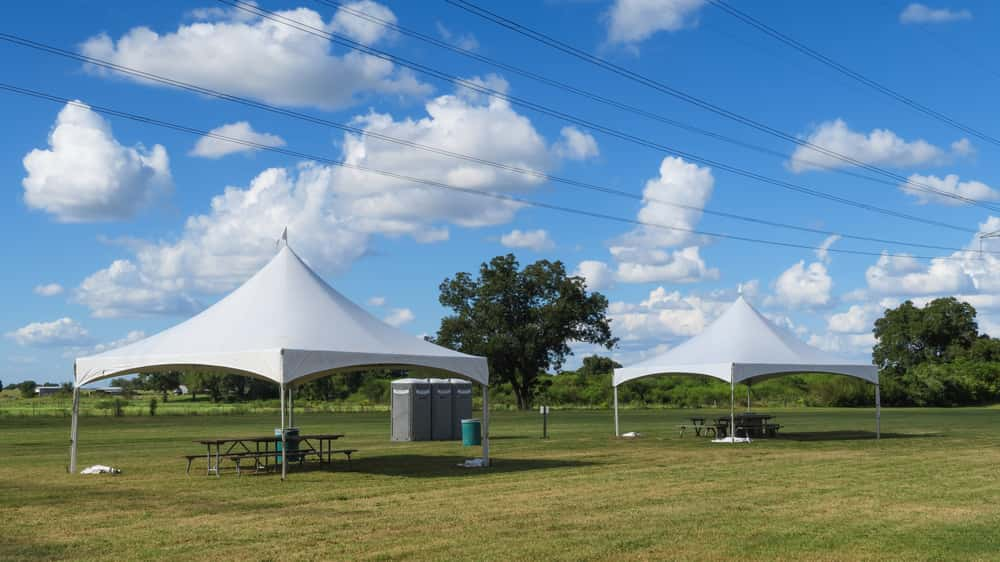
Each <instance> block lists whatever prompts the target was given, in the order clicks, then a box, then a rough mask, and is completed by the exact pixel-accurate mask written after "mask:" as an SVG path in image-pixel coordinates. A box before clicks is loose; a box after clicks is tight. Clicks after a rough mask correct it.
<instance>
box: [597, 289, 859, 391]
mask: <svg viewBox="0 0 1000 562" xmlns="http://www.w3.org/2000/svg"><path fill="white" fill-rule="evenodd" d="M791 373H831V374H838V375H848V376H852V377H857V378H860V379H864V380H866V381H868V382H870V383H872V384H878V370H877V369H876V368H875V366H874V365H872V364H871V363H870V362H868V363H866V362H863V361H852V360H849V359H843V358H841V357H837V356H836V355H833V354H830V353H827V352H825V351H822V350H819V349H816V348H815V347H812V346H810V345H808V344H806V343H805V342H803V341H802V340H800V339H799V338H797V337H795V335H794V334H791V333H790V332H788V331H787V330H785V329H783V328H781V327H779V326H776V325H775V324H774V323H773V322H771V321H770V320H768V319H767V318H765V317H764V316H763V315H762V314H761V313H760V312H757V310H756V309H755V308H754V307H753V306H751V305H750V303H748V302H747V301H746V300H745V299H744V298H743V297H742V296H740V297H739V298H738V299H736V302H735V303H733V304H732V306H730V307H729V309H728V310H727V311H726V312H725V313H723V314H722V316H720V317H719V318H718V319H716V320H715V322H713V323H712V324H711V325H710V326H708V327H707V328H705V330H704V331H702V332H701V333H700V334H698V335H697V336H694V337H693V338H691V339H689V340H687V341H685V342H684V343H682V344H680V345H678V346H677V347H675V348H673V349H671V350H669V351H667V352H666V353H663V354H662V355H658V356H656V357H653V358H650V359H647V360H645V361H642V362H641V363H637V364H635V365H632V366H630V367H624V368H621V369H615V374H614V380H613V384H614V386H618V385H620V384H622V383H624V382H627V381H630V380H633V379H637V378H641V377H646V376H649V375H667V374H672V375H676V374H691V375H706V376H710V377H715V378H717V379H720V380H723V381H726V382H729V383H739V382H754V381H759V380H763V379H766V378H769V377H773V376H778V375H783V374H791Z"/></svg>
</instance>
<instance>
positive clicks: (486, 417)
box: [483, 384, 490, 466]
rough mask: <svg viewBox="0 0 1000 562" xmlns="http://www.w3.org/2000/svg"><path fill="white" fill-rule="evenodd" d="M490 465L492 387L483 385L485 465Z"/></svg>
mask: <svg viewBox="0 0 1000 562" xmlns="http://www.w3.org/2000/svg"><path fill="white" fill-rule="evenodd" d="M489 465H490V387H489V385H485V384H484V385H483V466H489Z"/></svg>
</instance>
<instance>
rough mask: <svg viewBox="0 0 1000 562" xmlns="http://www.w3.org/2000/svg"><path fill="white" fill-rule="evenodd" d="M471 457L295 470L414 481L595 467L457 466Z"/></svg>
mask: <svg viewBox="0 0 1000 562" xmlns="http://www.w3.org/2000/svg"><path fill="white" fill-rule="evenodd" d="M469 458H471V456H461V457H457V456H453V455H382V456H375V457H357V458H355V459H354V460H353V461H352V463H351V464H352V466H351V468H350V469H348V467H347V463H345V462H340V463H334V465H333V466H332V467H331V466H330V465H319V464H312V465H309V464H307V465H305V466H304V467H301V468H300V467H296V468H295V472H313V471H332V472H340V471H348V470H349V471H350V472H360V473H363V474H382V475H385V476H408V477H412V478H438V477H449V478H454V477H462V476H475V475H478V474H484V473H491V474H496V473H507V472H526V471H532V470H549V469H557V468H579V467H583V466H590V465H593V464H596V463H594V462H589V461H579V460H560V459H506V458H505V459H493V461H492V463H491V464H490V467H489V468H487V469H485V470H484V469H481V468H462V467H460V466H458V465H459V464H461V463H463V462H464V461H465V460H466V459H469Z"/></svg>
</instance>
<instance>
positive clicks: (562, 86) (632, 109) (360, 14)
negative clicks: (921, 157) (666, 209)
mask: <svg viewBox="0 0 1000 562" xmlns="http://www.w3.org/2000/svg"><path fill="white" fill-rule="evenodd" d="M314 1H315V2H317V3H319V4H323V5H326V6H329V7H331V8H336V9H337V10H338V11H339V12H344V13H346V14H349V15H352V16H354V17H356V18H359V19H362V20H365V21H367V22H370V23H374V24H376V25H379V26H381V27H384V28H386V29H390V30H392V31H394V32H396V33H399V34H401V35H406V36H408V37H412V38H414V39H418V40H420V41H423V42H425V43H429V44H431V45H434V46H436V47H439V48H441V49H445V50H447V51H451V52H453V53H456V54H459V55H462V56H464V57H467V58H470V59H472V60H475V61H478V62H481V63H484V64H488V65H490V66H493V67H495V68H499V69H501V70H504V71H507V72H510V73H513V74H517V75H519V76H523V77H525V78H528V79H530V80H534V81H536V82H540V83H542V84H545V85H547V86H551V87H553V88H556V89H558V90H561V91H564V92H569V93H572V94H575V95H577V96H581V97H583V98H586V99H589V100H591V101H595V102H598V103H601V104H604V105H607V106H609V107H614V108H616V109H619V110H622V111H625V112H628V113H632V114H633V115H638V116H640V117H644V118H646V119H652V120H654V121H657V122H660V123H664V124H666V125H670V126H671V127H676V128H678V129H681V130H683V131H687V132H690V133H695V134H698V135H702V136H705V137H708V138H711V139H715V140H718V141H722V142H726V143H729V144H732V145H734V146H739V147H741V148H745V149H748V150H753V151H755V152H758V153H761V154H767V155H768V156H773V157H775V158H778V159H779V160H784V159H786V158H787V157H788V155H787V154H785V153H784V152H779V151H777V150H772V149H770V148H767V147H763V146H760V145H757V144H753V143H750V142H747V141H743V140H740V139H737V138H735V137H731V136H728V135H724V134H722V133H717V132H715V131H710V130H708V129H703V128H701V127H698V126H696V125H692V124H690V123H685V122H683V121H678V120H676V119H673V118H670V117H666V116H663V115H660V114H658V113H654V112H652V111H648V110H645V109H642V108H640V107H637V106H634V105H630V104H627V103H625V102H622V101H619V100H616V99H612V98H608V97H605V96H602V95H600V94H597V93H594V92H593V91H590V90H586V89H583V88H579V87H577V86H573V85H571V84H568V83H566V82H562V81H559V80H555V79H552V78H549V77H548V76H544V75H542V74H538V73H536V72H532V71H530V70H526V69H524V68H522V67H518V66H514V65H512V64H509V63H505V62H502V61H499V60H497V59H494V58H490V57H487V56H485V55H481V54H479V53H477V52H475V51H473V50H470V49H465V48H463V47H460V46H457V45H453V44H451V43H448V42H447V41H442V40H440V39H438V38H436V37H433V36H431V35H427V34H426V33H421V32H420V31H416V30H413V29H410V28H406V27H403V26H401V25H399V24H397V23H395V22H392V21H389V20H386V19H383V18H380V17H378V16H375V15H372V14H369V13H367V12H364V11H362V10H358V9H355V8H353V7H351V6H350V5H347V4H344V3H341V2H337V1H335V0H314ZM802 162H803V163H805V164H808V165H810V166H812V167H816V168H820V169H823V170H826V171H830V172H834V173H838V174H843V175H847V176H851V177H855V178H859V179H863V180H866V181H871V182H875V183H881V184H883V185H889V186H892V187H897V186H898V185H899V182H898V181H889V180H884V179H880V178H874V177H871V176H866V175H864V174H859V173H856V172H852V171H851V170H848V169H844V168H838V167H836V166H830V165H827V164H823V163H820V162H815V161H810V160H803V161H802Z"/></svg>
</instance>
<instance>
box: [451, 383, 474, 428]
mask: <svg viewBox="0 0 1000 562" xmlns="http://www.w3.org/2000/svg"><path fill="white" fill-rule="evenodd" d="M450 381H451V431H452V439H461V438H462V420H467V419H469V418H471V417H472V383H471V382H469V381H467V380H465V379H450Z"/></svg>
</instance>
